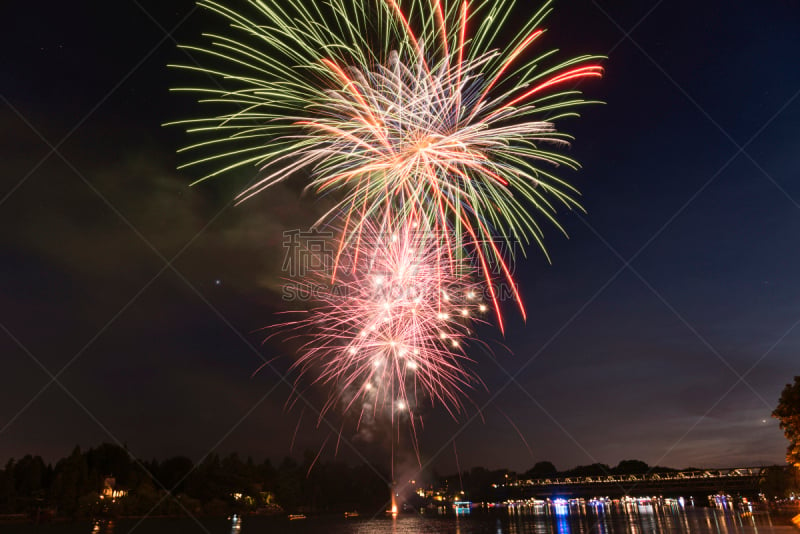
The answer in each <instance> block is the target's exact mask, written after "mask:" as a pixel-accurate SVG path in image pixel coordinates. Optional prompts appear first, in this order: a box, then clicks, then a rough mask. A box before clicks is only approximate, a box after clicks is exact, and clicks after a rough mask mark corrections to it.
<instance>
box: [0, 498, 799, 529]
mask: <svg viewBox="0 0 800 534" xmlns="http://www.w3.org/2000/svg"><path fill="white" fill-rule="evenodd" d="M14 528H15V530H13V531H14V532H19V533H20V534H28V533H31V534H34V533H38V532H42V531H43V527H35V526H33V525H15V526H14ZM132 528H133V529H134V532H135V534H183V533H192V532H197V533H198V534H199V533H204V532H205V533H206V534H265V533H270V534H272V533H277V534H281V533H288V534H323V533H324V534H384V533H390V534H420V533H425V534H487V533H492V534H595V533H597V534H796V533H797V532H798V531H797V528H796V527H794V526H793V525H792V522H791V514H784V515H777V514H771V513H768V512H767V511H766V510H760V509H758V507H753V510H752V511H750V510H749V509H747V508H738V509H734V510H731V509H730V508H728V507H725V508H721V507H692V506H681V505H680V503H679V502H677V501H676V502H669V503H665V502H658V501H655V500H654V501H649V502H648V501H646V500H642V501H641V502H638V501H634V502H629V503H624V504H623V503H613V502H608V501H595V502H591V501H586V502H580V501H565V502H559V503H557V504H556V503H545V504H542V503H539V504H538V505H537V506H510V507H499V508H492V509H487V508H484V507H482V506H480V505H479V504H473V505H472V507H471V508H470V513H469V514H464V513H461V512H458V513H457V514H456V512H455V511H454V510H453V509H451V511H450V512H449V513H448V514H446V515H440V514H439V513H438V512H433V513H431V514H427V515H426V514H415V513H402V512H401V513H400V514H398V515H397V517H396V518H394V519H393V518H392V517H391V516H388V517H387V515H386V514H385V513H383V512H381V513H380V514H378V515H377V516H373V515H372V514H367V513H364V512H363V511H362V512H361V514H360V515H359V516H358V517H350V518H345V517H344V516H343V514H335V516H334V515H333V514H331V515H329V516H314V515H310V514H309V516H308V517H307V518H306V519H302V520H300V521H290V520H289V519H288V517H285V516H281V517H258V516H231V517H229V518H227V519H226V518H216V519H208V518H199V519H197V520H193V519H158V518H155V519H153V518H151V519H146V520H144V521H142V522H141V523H139V521H138V520H134V519H119V520H103V521H97V522H93V523H91V524H87V523H73V524H56V525H49V526H47V527H44V531H45V532H47V533H48V534H90V533H91V534H119V533H121V532H129V531H130V530H131V529H132ZM0 531H4V530H3V529H2V528H0Z"/></svg>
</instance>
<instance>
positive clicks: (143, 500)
mask: <svg viewBox="0 0 800 534" xmlns="http://www.w3.org/2000/svg"><path fill="white" fill-rule="evenodd" d="M314 457H315V455H314V454H312V453H310V452H307V453H306V454H305V455H304V458H303V460H302V461H300V462H298V461H296V460H294V459H292V458H289V457H287V458H284V459H283V460H282V461H281V462H280V463H279V464H277V465H273V464H272V462H271V461H270V460H264V461H263V462H261V463H256V462H254V461H253V459H252V458H245V459H243V458H241V457H240V456H239V455H237V454H235V453H233V454H229V455H227V456H220V455H218V454H210V455H208V456H207V457H206V458H204V459H203V460H202V461H201V462H200V463H199V464H197V465H195V464H194V463H193V462H192V460H190V459H189V458H186V457H184V456H176V457H172V458H168V459H166V460H163V461H158V460H150V461H144V462H140V461H135V460H134V459H133V458H132V457H131V455H130V453H129V452H128V451H127V450H126V449H124V448H122V447H119V446H117V445H113V444H103V445H100V446H99V447H95V448H91V449H88V450H85V451H82V450H81V449H80V448H78V447H76V448H75V449H74V450H73V451H72V453H71V454H70V455H69V456H67V457H65V458H62V459H61V460H59V461H58V462H56V463H55V465H52V464H48V463H45V461H44V460H43V459H42V458H41V457H40V456H32V455H27V456H25V457H24V458H21V459H19V460H14V459H11V460H9V461H8V462H7V463H6V464H5V467H4V468H3V469H2V470H0V514H28V515H34V514H37V513H39V512H40V511H42V510H47V511H48V512H51V513H56V514H57V515H58V516H60V517H74V518H85V517H94V516H97V515H100V514H114V515H133V516H136V515H154V516H159V515H185V514H186V513H187V512H189V513H191V514H193V515H224V514H230V513H235V512H238V513H247V512H262V513H284V512H292V511H313V512H328V511H340V510H352V509H355V508H357V507H360V506H365V507H373V508H376V509H377V508H378V507H380V506H381V505H383V501H385V500H386V499H388V497H389V489H388V487H387V485H386V483H385V482H384V480H385V479H386V478H388V475H384V474H380V473H376V472H375V471H373V470H372V468H370V467H367V466H348V465H346V464H344V463H339V462H329V463H326V462H317V463H316V464H315V465H314V468H313V469H312V470H310V472H309V467H310V466H311V465H312V463H313V460H314ZM109 477H113V478H114V481H115V487H116V489H118V490H124V491H125V492H126V494H125V495H124V496H123V497H120V498H116V499H109V498H105V499H101V498H100V495H101V493H102V491H103V487H104V482H105V480H106V479H107V478H109Z"/></svg>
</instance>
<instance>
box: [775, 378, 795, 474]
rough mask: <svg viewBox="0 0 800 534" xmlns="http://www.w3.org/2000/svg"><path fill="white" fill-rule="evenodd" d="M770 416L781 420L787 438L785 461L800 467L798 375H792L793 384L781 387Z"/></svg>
mask: <svg viewBox="0 0 800 534" xmlns="http://www.w3.org/2000/svg"><path fill="white" fill-rule="evenodd" d="M772 417H775V418H776V419H778V420H779V421H780V422H781V428H782V429H783V433H784V435H785V436H786V439H788V440H789V448H788V449H787V451H786V461H787V462H789V463H790V464H792V465H793V466H795V467H800V376H796V377H794V384H786V387H785V388H783V392H781V398H780V399H779V400H778V407H777V408H775V411H774V412H772Z"/></svg>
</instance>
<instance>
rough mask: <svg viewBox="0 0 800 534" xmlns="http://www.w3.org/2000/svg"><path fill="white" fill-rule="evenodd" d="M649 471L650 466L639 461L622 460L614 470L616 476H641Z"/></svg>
mask: <svg viewBox="0 0 800 534" xmlns="http://www.w3.org/2000/svg"><path fill="white" fill-rule="evenodd" d="M648 471H650V466H649V465H647V464H646V463H645V462H643V461H641V460H622V461H621V462H620V463H618V464H617V467H615V468H614V474H617V475H641V474H644V473H647V472H648Z"/></svg>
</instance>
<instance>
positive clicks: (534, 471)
mask: <svg viewBox="0 0 800 534" xmlns="http://www.w3.org/2000/svg"><path fill="white" fill-rule="evenodd" d="M557 473H558V470H557V469H556V466H555V465H553V462H547V461H543V462H536V464H534V466H533V467H531V468H530V469H528V470H527V471H526V472H525V476H527V477H528V478H546V477H551V476H553V475H555V474H557Z"/></svg>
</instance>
